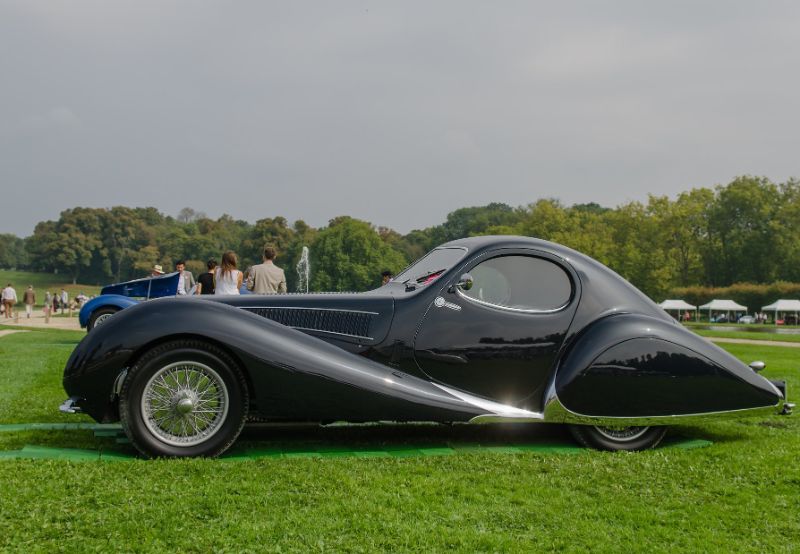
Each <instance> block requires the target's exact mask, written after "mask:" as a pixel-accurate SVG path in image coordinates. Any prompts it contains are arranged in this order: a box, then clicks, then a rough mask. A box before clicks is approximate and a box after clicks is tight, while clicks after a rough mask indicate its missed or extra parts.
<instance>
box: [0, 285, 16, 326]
mask: <svg viewBox="0 0 800 554" xmlns="http://www.w3.org/2000/svg"><path fill="white" fill-rule="evenodd" d="M0 297H1V298H2V300H3V307H4V308H5V309H6V319H9V318H11V317H12V316H13V315H14V314H13V312H14V304H16V303H17V291H15V290H14V287H12V286H11V283H9V284H8V285H6V288H4V289H3V292H2V294H0Z"/></svg>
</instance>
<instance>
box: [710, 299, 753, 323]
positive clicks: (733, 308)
mask: <svg viewBox="0 0 800 554" xmlns="http://www.w3.org/2000/svg"><path fill="white" fill-rule="evenodd" d="M699 308H700V309H701V310H708V319H711V312H725V313H727V314H728V315H730V313H731V312H744V313H747V306H742V305H741V304H737V303H736V302H734V301H733V300H717V299H716V298H715V299H714V300H712V301H711V302H709V303H708V304H703V305H702V306H699Z"/></svg>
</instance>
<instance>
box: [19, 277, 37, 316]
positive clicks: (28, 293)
mask: <svg viewBox="0 0 800 554" xmlns="http://www.w3.org/2000/svg"><path fill="white" fill-rule="evenodd" d="M22 301H23V302H24V303H25V317H26V318H27V319H30V318H31V314H32V313H33V306H34V304H36V293H35V292H33V285H28V288H27V289H26V290H25V294H23V295H22Z"/></svg>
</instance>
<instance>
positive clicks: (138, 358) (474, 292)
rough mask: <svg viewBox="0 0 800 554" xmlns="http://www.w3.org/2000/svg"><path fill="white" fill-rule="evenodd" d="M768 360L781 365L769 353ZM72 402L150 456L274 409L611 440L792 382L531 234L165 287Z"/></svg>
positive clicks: (90, 357)
mask: <svg viewBox="0 0 800 554" xmlns="http://www.w3.org/2000/svg"><path fill="white" fill-rule="evenodd" d="M762 366H763V364H762ZM64 388H65V390H66V392H67V394H68V395H69V399H68V400H67V401H66V402H65V403H64V404H63V405H62V410H64V411H72V412H74V411H82V412H86V413H88V414H89V415H90V416H91V417H93V418H94V419H95V420H97V421H102V422H110V421H117V420H121V421H122V424H123V427H124V429H125V431H126V433H127V434H128V437H129V438H130V440H131V442H132V443H133V444H134V445H135V446H136V447H137V448H138V449H139V450H140V451H141V452H143V453H144V454H146V455H149V456H216V455H219V454H221V453H222V452H224V451H225V450H226V449H227V448H228V447H229V446H230V445H231V444H232V443H233V442H234V441H235V440H236V438H237V436H238V435H239V432H240V431H241V429H242V427H243V425H244V423H245V421H246V419H247V418H248V416H255V417H258V418H259V419H261V420H266V421H271V422H299V421H302V422H321V423H325V422H334V421H348V422H367V421H435V422H447V423H456V422H461V423H485V422H501V421H502V422H506V421H515V422H553V423H566V424H569V425H570V428H571V430H572V432H573V434H574V436H575V437H576V438H577V440H579V441H580V442H582V443H584V444H586V445H589V446H592V447H595V448H601V449H609V450H638V449H643V448H649V447H652V446H655V445H656V444H657V443H658V442H659V441H660V440H661V438H662V437H663V436H664V433H665V429H666V428H665V425H669V424H671V423H677V422H685V421H691V420H693V418H695V417H698V416H701V417H707V416H712V415H731V414H733V415H746V414H756V413H770V412H775V411H781V410H783V412H786V413H788V412H789V411H790V410H791V407H792V405H791V404H788V403H787V402H786V401H785V385H784V384H783V383H782V382H770V381H768V380H766V379H764V378H763V377H761V376H759V375H758V374H757V373H756V372H755V371H754V370H753V369H751V368H749V367H748V366H746V365H744V364H742V363H741V362H740V361H739V360H737V359H736V358H734V357H733V356H731V355H730V354H728V353H727V352H725V351H724V350H722V349H720V348H718V347H716V346H714V345H713V344H711V343H710V342H708V341H707V340H705V339H703V338H701V337H699V336H697V335H695V334H694V333H692V332H690V331H688V330H686V329H684V328H683V327H682V326H681V325H680V324H678V323H677V322H675V321H674V320H673V319H672V318H671V317H669V316H668V315H667V314H666V313H665V312H664V311H663V310H662V309H661V308H659V307H658V306H657V305H656V304H654V303H653V302H652V301H651V300H650V299H648V298H647V297H646V296H645V295H644V294H642V293H641V292H639V291H638V290H637V289H635V288H634V287H633V286H632V285H630V284H629V283H628V282H627V281H625V280H624V279H622V278H621V277H620V276H618V275H617V274H615V273H614V272H612V271H611V270H609V269H608V268H606V267H605V266H603V265H601V264H600V263H598V262H596V261H594V260H592V259H590V258H588V257H586V256H584V255H582V254H579V253H578V252H575V251H574V250H570V249H568V248H565V247H563V246H559V245H557V244H553V243H550V242H545V241H542V240H536V239H532V238H525V237H508V236H502V237H475V238H468V239H463V240H457V241H453V242H449V243H447V244H444V245H442V246H440V247H438V248H436V249H434V250H433V251H431V252H430V253H428V254H427V255H426V256H424V257H423V258H421V259H420V260H419V261H417V262H416V263H414V264H412V265H411V266H409V267H408V268H407V269H406V270H404V271H403V272H402V273H400V274H399V275H398V276H397V277H396V278H395V279H394V280H393V281H391V282H389V283H388V284H387V285H385V286H383V287H381V288H379V289H376V290H373V291H370V292H366V293H358V294H356V293H352V294H336V293H328V294H286V295H272V296H256V295H251V296H242V297H237V296H217V297H202V298H198V297H194V298H164V299H157V300H153V301H150V302H146V303H143V304H139V305H136V306H133V307H130V308H128V309H126V310H124V311H122V312H120V313H119V314H117V315H115V316H114V317H113V318H112V319H110V320H109V321H108V322H107V323H105V324H104V325H102V326H100V327H97V328H96V329H95V330H94V331H92V332H91V333H89V334H88V335H87V336H86V338H84V339H83V341H82V342H81V343H80V344H79V345H78V346H77V347H76V349H75V351H74V352H73V353H72V356H71V357H70V359H69V361H68V362H67V366H66V369H65V371H64Z"/></svg>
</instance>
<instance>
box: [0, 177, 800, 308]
mask: <svg viewBox="0 0 800 554" xmlns="http://www.w3.org/2000/svg"><path fill="white" fill-rule="evenodd" d="M485 234H514V235H526V236H532V237H539V238H543V239H547V240H552V241H554V242H558V243H561V244H564V245H566V246H569V247H572V248H574V249H576V250H579V251H580V252H583V253H585V254H587V255H589V256H591V257H593V258H595V259H597V260H599V261H600V262H602V263H604V264H606V265H608V266H609V267H611V268H612V269H614V270H615V271H616V272H617V273H619V274H620V275H622V276H623V277H625V278H626V279H628V280H629V281H631V282H632V283H633V284H634V285H636V286H637V287H638V288H640V289H641V290H642V291H644V292H645V293H646V294H648V295H649V296H651V297H652V298H654V299H657V300H658V299H662V298H664V297H665V296H668V295H669V294H670V293H672V292H673V291H676V290H685V289H686V287H725V286H729V285H732V284H734V283H775V282H781V281H786V282H800V181H797V180H795V179H790V180H788V181H786V182H784V183H773V182H771V181H770V180H769V179H767V178H763V177H751V176H743V177H738V178H736V179H734V180H733V181H732V182H730V183H728V184H726V185H718V186H716V187H714V188H695V189H692V190H689V191H687V192H684V193H682V194H680V195H678V196H677V198H674V199H671V198H668V197H666V196H654V195H651V196H650V197H649V198H648V200H647V202H629V203H626V204H623V205H620V206H617V207H616V208H608V207H603V206H601V205H599V204H597V203H588V204H574V205H571V206H566V205H564V204H562V203H561V202H559V201H558V200H556V199H540V200H538V201H536V202H534V203H532V204H529V205H526V206H519V207H512V206H508V205H506V204H500V203H492V204H488V205H486V206H480V207H470V208H461V209H457V210H455V211H453V212H451V213H450V214H448V216H447V218H446V220H445V221H444V222H443V223H441V224H439V225H436V226H433V227H428V228H426V229H420V230H414V231H411V232H410V233H408V234H405V235H403V234H400V233H398V232H396V231H394V230H392V229H389V228H387V227H380V226H375V225H373V224H371V223H369V222H366V221H361V220H358V219H354V218H352V217H348V216H342V217H337V218H335V219H332V220H331V221H330V222H329V223H328V225H327V226H325V227H322V228H314V227H312V226H310V225H308V224H306V223H305V222H304V221H295V222H294V223H291V224H290V222H289V221H287V220H286V218H284V217H280V216H277V217H271V218H265V219H260V220H258V221H256V222H255V223H249V222H246V221H242V220H237V219H234V218H233V217H231V216H229V215H223V216H221V217H219V218H217V219H212V218H209V217H207V216H206V215H205V214H203V213H199V212H195V211H194V210H192V209H190V208H186V209H184V210H182V211H181V213H180V214H178V216H177V217H172V216H169V215H165V214H162V213H161V212H159V211H158V210H157V209H156V208H152V207H149V208H128V207H122V206H117V207H113V208H81V207H76V208H72V209H68V210H65V211H63V212H62V213H61V214H60V217H59V218H58V220H56V221H43V222H40V223H39V224H37V225H36V228H35V230H34V232H33V235H31V236H30V237H26V238H24V239H23V238H20V237H17V236H14V235H2V236H0V267H7V268H17V269H29V270H34V271H45V272H58V273H62V274H66V275H68V276H69V277H70V278H71V279H72V280H73V281H80V282H83V283H88V284H103V283H108V282H110V281H124V280H128V279H132V278H135V277H141V276H145V275H147V274H148V272H149V271H150V269H151V268H152V266H153V264H161V265H163V266H166V267H172V266H173V264H174V262H175V260H178V259H184V260H186V262H187V267H188V268H189V269H190V270H192V271H194V272H195V273H197V272H199V271H203V270H204V267H205V261H206V260H207V259H209V258H212V257H213V258H217V259H219V257H220V256H221V254H222V252H223V251H224V250H234V251H235V252H237V254H238V255H239V257H240V259H241V260H242V261H241V264H240V265H242V267H246V266H248V265H251V264H254V263H259V262H260V259H261V251H262V249H263V247H264V245H265V244H270V245H273V246H275V247H276V248H277V249H278V251H279V253H280V254H279V255H280V258H279V265H282V266H283V267H284V268H285V269H286V270H287V271H286V275H287V281H288V285H289V290H295V287H296V283H297V275H296V273H295V271H294V267H295V265H296V263H297V262H298V260H299V257H300V253H301V250H302V247H303V246H308V247H309V248H310V251H311V256H310V260H311V289H312V290H366V289H369V288H372V287H374V286H377V285H378V284H379V282H380V273H381V271H383V270H386V269H388V270H391V271H395V272H397V271H399V270H401V269H402V268H403V267H404V266H405V265H406V264H408V263H409V262H411V261H413V260H414V259H416V258H418V257H420V256H421V255H423V254H424V253H425V252H426V251H428V250H430V249H431V248H433V247H435V246H436V245H438V244H441V243H443V242H446V241H449V240H453V239H457V238H461V237H465V236H471V235H485Z"/></svg>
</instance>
